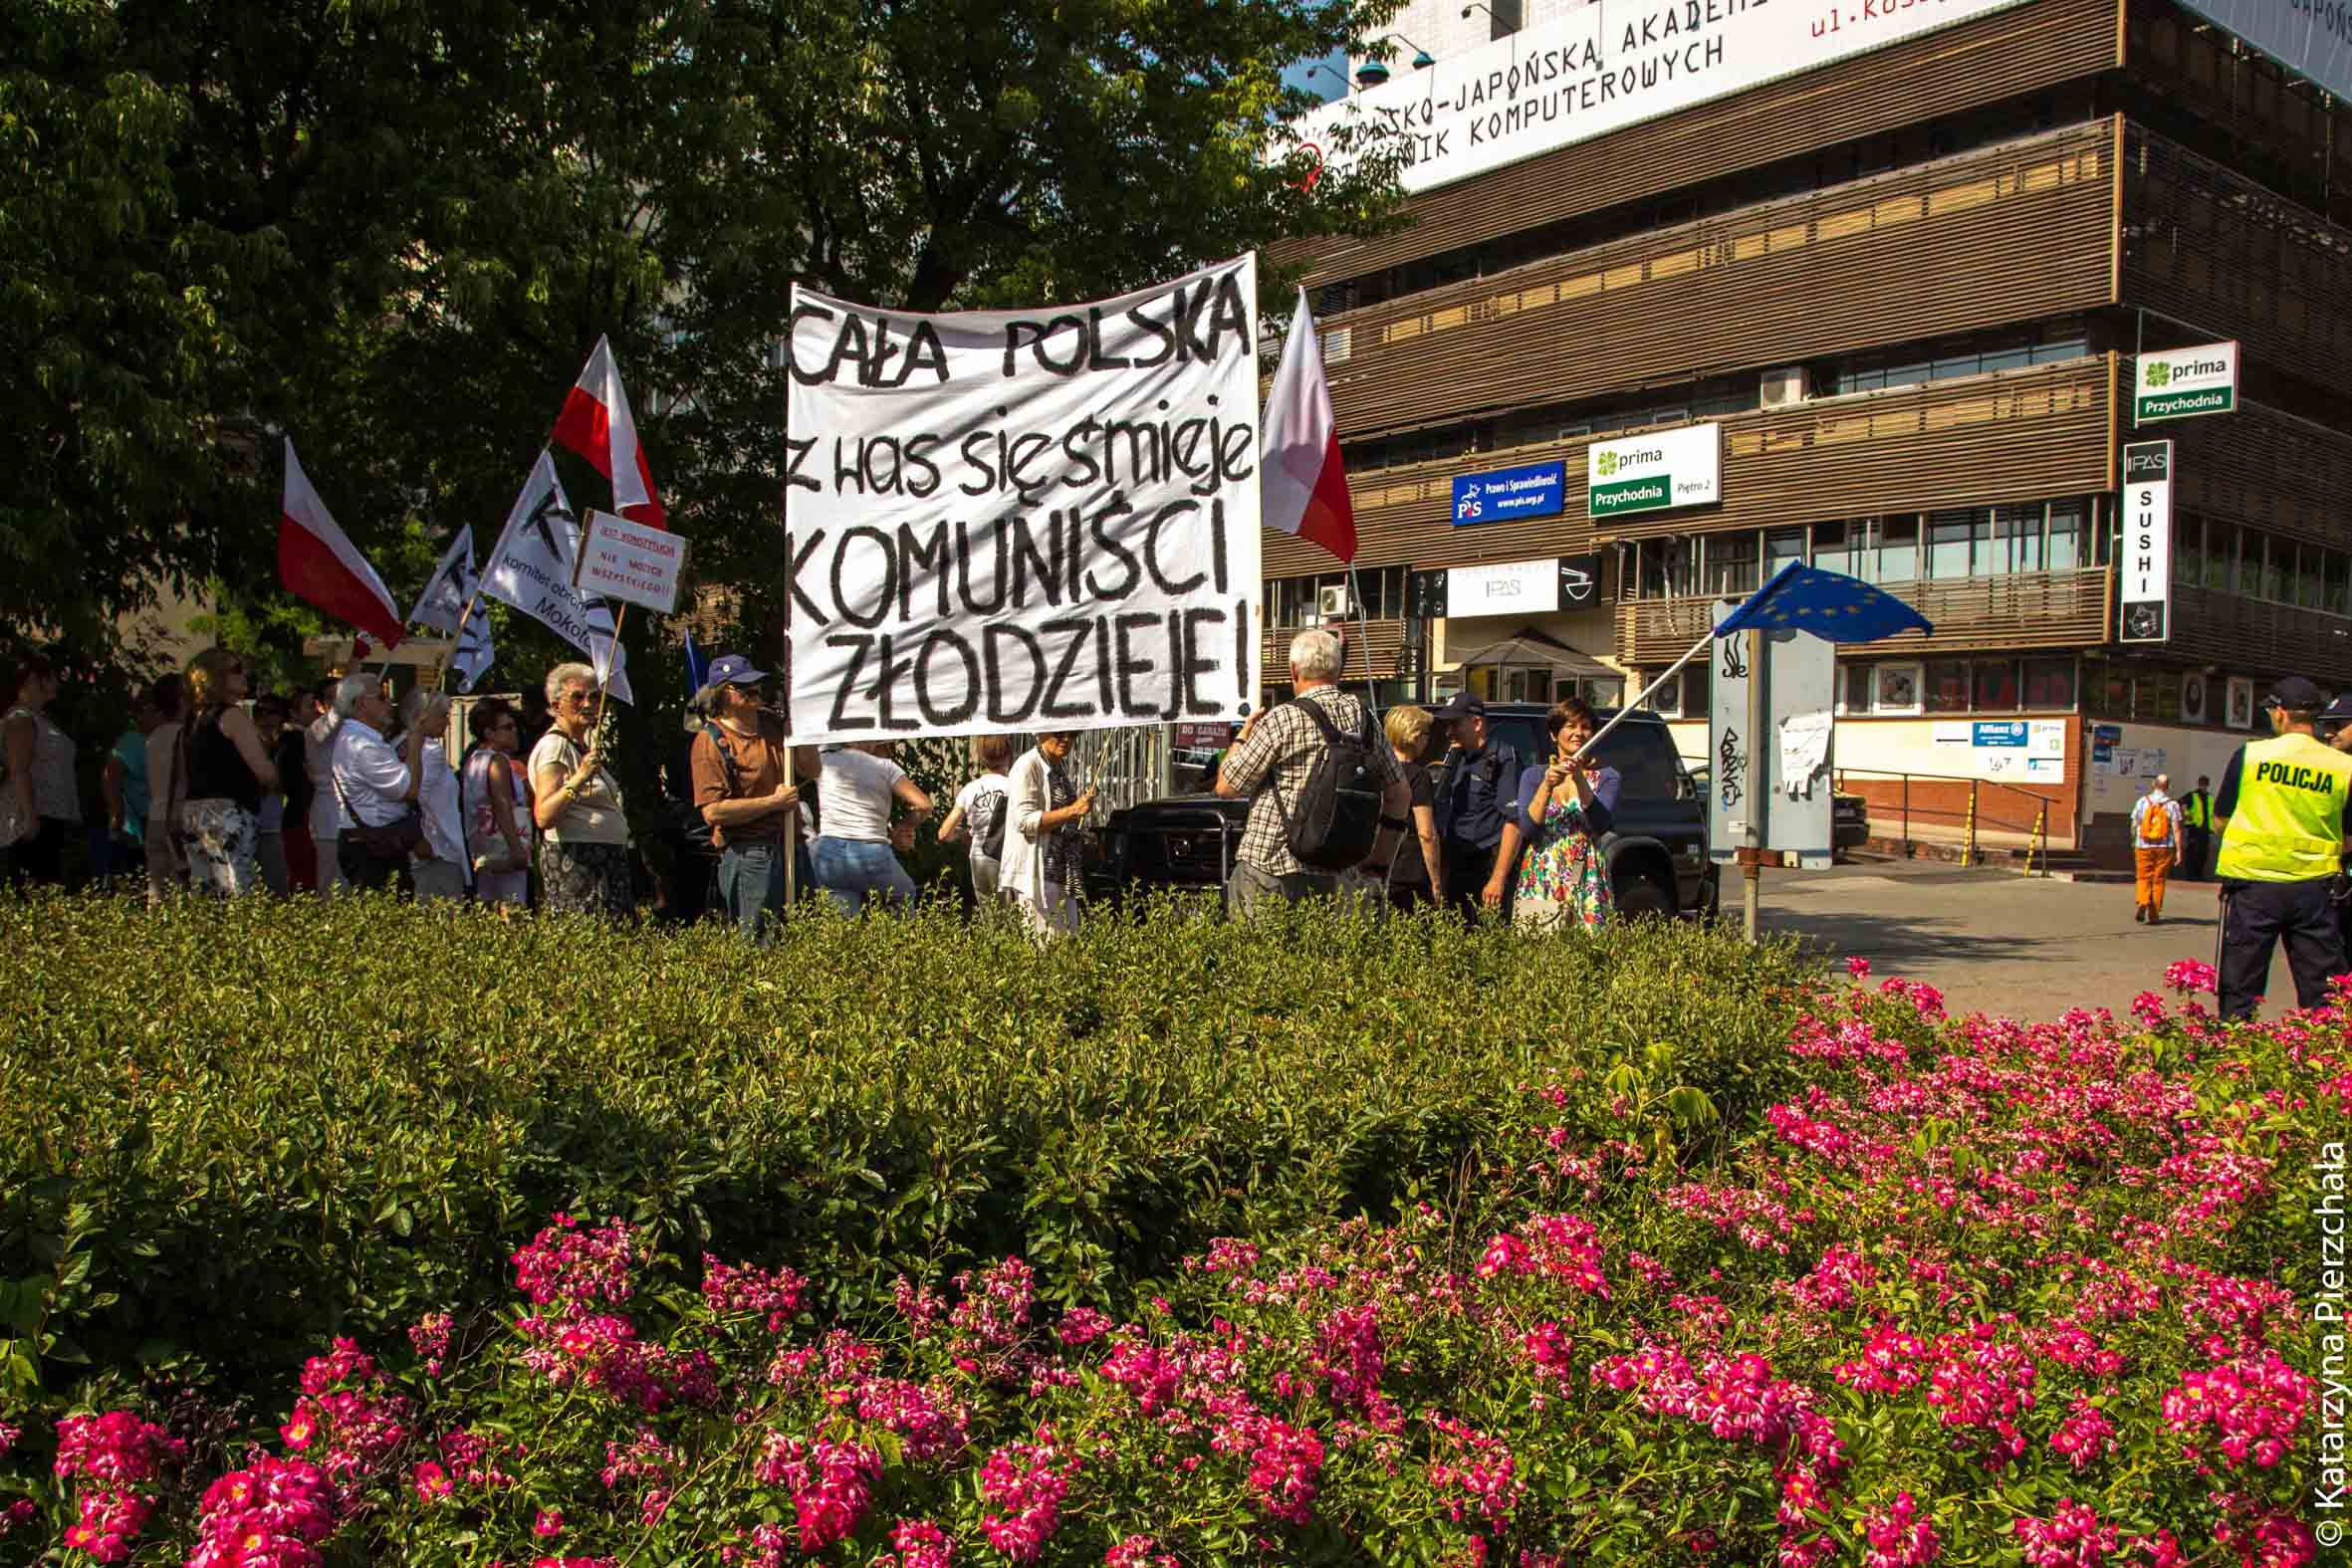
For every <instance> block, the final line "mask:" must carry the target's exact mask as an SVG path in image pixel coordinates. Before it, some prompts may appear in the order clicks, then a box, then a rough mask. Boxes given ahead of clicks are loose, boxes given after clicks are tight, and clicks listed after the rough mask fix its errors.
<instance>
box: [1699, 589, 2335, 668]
mask: <svg viewBox="0 0 2352 1568" xmlns="http://www.w3.org/2000/svg"><path fill="white" fill-rule="evenodd" d="M2172 618H2173V624H2172V636H2171V638H2170V639H2169V640H2167V642H2166V643H2165V646H2164V651H2165V652H2166V654H2168V655H2170V656H2172V657H2175V658H2182V659H2191V660H2204V661H2206V662H2208V663H2211V664H2216V665H2220V666H2222V667H2223V668H2225V669H2229V670H2234V671H2237V672H2239V673H2243V672H2245V671H2248V670H2274V671H2290V672H2292V673H2294V674H2296V675H2301V676H2304V677H2307V678H2308V679H2311V680H2314V681H2317V682H2318V683H2319V684H2320V685H2321V686H2323V687H2329V688H2335V687H2340V686H2352V622H2348V621H2346V620H2345V618H2344V617H2343V616H2341V615H2328V614H2323V613H2321V612H2320V611H2318V610H2313V609H2302V608H2299V607H2297V606H2296V605H2292V604H2274V603H2271V602H2269V601H2268V600H2264V599H2251V598H2245V597H2243V596H2241V595H2239V594H2235V593H2224V592H2221V591H2219V590H2217V589H2213V588H2193V587H2188V586H2185V585H2184V584H2182V583H2179V582H2175V583H2174V584H2173V608H2172ZM1694 635H1695V634H1694Z"/></svg>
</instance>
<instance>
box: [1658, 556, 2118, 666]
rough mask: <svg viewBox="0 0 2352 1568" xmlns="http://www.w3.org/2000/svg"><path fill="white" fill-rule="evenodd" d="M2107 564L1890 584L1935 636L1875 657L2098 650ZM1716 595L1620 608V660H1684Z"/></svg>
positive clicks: (1900, 640)
mask: <svg viewBox="0 0 2352 1568" xmlns="http://www.w3.org/2000/svg"><path fill="white" fill-rule="evenodd" d="M2109 576H2110V573H2109V571H2108V569H2107V568H2106V567H2105V566H2088V567H2084V568H2082V569H2080V570H2075V571H2020V572H2016V573H2014V574H2012V575H2008V576H1998V577H1966V578H1962V579H1959V580H1956V581H1952V582H1889V583H1885V584H1882V585H1883V586H1884V587H1885V588H1886V590H1887V591H1888V592H1889V593H1892V594H1894V595H1896V596H1897V597H1899V598H1901V599H1903V600H1905V601H1906V602H1908V603H1910V604H1913V605H1915V606H1917V608H1918V610H1919V612H1920V613H1921V614H1922V615H1925V616H1926V617H1927V618H1928V620H1929V621H1930V622H1931V623H1932V624H1933V625H1934V626H1935V628H1936V629H1935V632H1934V633H1933V634H1932V635H1922V634H1921V633H1919V632H1906V633H1905V634H1904V635H1902V636H1900V637H1889V638H1887V639H1885V640H1884V641H1882V642H1874V643H1872V644H1870V652H1871V654H1872V655H1873V656H1874V657H1876V656H1882V655H1889V654H1895V655H1899V654H1904V653H1915V654H1940V653H1967V652H1973V651H1976V650H1979V649H2007V648H2072V647H2092V646H2095V645H2097V644H2099V643H2101V642H2104V641H2106V640H2107V628H2108V625H2109V624H2110V604H2109V599H2108V580H2109ZM1714 603H1715V599H1714V596H1713V595H1704V596H1693V597H1689V598H1675V599H1636V600H1627V601H1621V602H1620V603H1619V604H1618V605H1617V659H1618V661H1619V662H1620V663H1624V664H1632V665H1653V666H1655V665H1665V664H1671V663H1673V662H1674V661H1675V660H1676V659H1677V658H1679V657H1681V656H1682V654H1683V652H1684V650H1686V649H1687V648H1689V647H1690V645H1691V644H1692V642H1693V641H1695V640H1696V639H1697V638H1698V636H1699V634H1700V633H1701V632H1703V631H1705V630H1706V629H1707V628H1708V626H1709V625H1710V624H1711V621H1710V611H1711V608H1712V606H1713V605H1714Z"/></svg>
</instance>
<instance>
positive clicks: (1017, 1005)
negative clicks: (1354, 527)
mask: <svg viewBox="0 0 2352 1568" xmlns="http://www.w3.org/2000/svg"><path fill="white" fill-rule="evenodd" d="M1812 976H1813V971H1812V969H1811V967H1810V966H1809V965H1807V964H1806V963H1805V962H1803V961H1802V960H1800V959H1799V958H1798V957H1797V956H1796V955H1795V954H1794V953H1793V952H1792V951H1791V950H1789V949H1786V948H1766V949H1764V950H1763V951H1762V952H1759V953H1751V952H1749V951H1747V950H1745V949H1743V948H1742V947H1741V946H1740V945H1739V944H1738V943H1737V942H1736V941H1734V940H1731V939H1728V938H1725V937H1722V936H1719V935H1716V934H1712V933H1709V932H1705V931H1702V930H1698V929H1695V928H1691V927H1687V926H1684V927H1666V926H1657V925H1646V924H1645V925H1641V926H1627V927H1624V928H1619V929H1612V930H1610V931H1609V932H1607V933H1606V934H1604V935H1603V936H1601V937H1599V938H1597V939H1576V940H1570V941H1558V940H1548V941H1537V940H1529V939H1526V938H1522V937H1517V936H1515V935H1513V934H1512V933H1510V932H1508V931H1478V932H1469V931H1464V930H1462V929H1461V928H1459V927H1457V926H1453V925H1450V924H1448V923H1446V922H1444V921H1443V920H1435V919H1432V920H1421V921H1412V922H1396V923H1388V924H1380V925H1372V924H1366V923H1360V922H1354V921H1348V920H1344V919H1337V918H1332V917H1329V916H1320V917H1310V916H1300V917H1298V918H1295V919H1293V920H1289V921H1281V922H1268V923H1265V924H1262V925H1258V926H1254V927H1248V928H1243V927H1235V926H1228V925H1223V924H1217V923H1212V922H1209V921H1206V920H1203V919H1200V918H1197V917H1195V916H1187V915H1185V914H1183V913H1181V912H1178V911H1175V910H1168V909H1163V910H1159V911H1156V912H1151V913H1147V914H1144V915H1142V916H1139V917H1136V918H1132V919H1126V920H1117V921H1111V920H1105V921H1101V922H1098V923H1096V924H1094V925H1092V926H1090V927H1088V929H1087V930H1086V931H1085V932H1084V933H1083V934H1081V935H1080V936H1078V937H1077V938H1075V939H1073V940H1068V941H1063V942H1059V943H1057V944H1055V945H1053V946H1051V947H1048V948H1044V949H1040V948H1038V947H1036V946H1034V945H1033V944H1032V943H1031V942H1030V941H1029V940H1028V939H1026V938H1025V937H1024V936H1022V935H1021V934H1020V933H1018V932H1016V931H1014V930H1011V929H1008V928H1006V927H1004V926H1001V925H993V924H991V925H978V926H974V925H966V924H964V923H962V922H960V921H958V920H956V919H954V918H953V917H950V916H947V915H944V914H929V915H924V916H922V917H919V918H916V919H913V920H910V921H905V922H890V921H887V920H881V921H873V922H868V923H865V924H855V923H850V922H845V921H841V920H839V919H837V918H834V917H832V916H830V915H826V914H815V913H813V914H811V915H809V916H806V917H802V918H796V919H795V920H794V921H792V922H790V923H789V925H788V929H787V931H786V933H785V936H784V939H783V941H782V942H781V943H780V944H779V945H778V946H777V947H775V948H774V949H773V950H770V951H766V952H753V951H751V950H749V949H747V948H745V947H743V946H742V945H740V944H738V943H737V942H736V941H735V940H733V939H732V937H731V936H729V935H728V934H727V933H726V932H724V931H722V930H719V929H717V928H714V927H707V926H706V927H703V928H700V929H697V930H693V931H689V932H686V933H682V934H674V935H665V934H655V933H650V932H633V933H618V932H611V931H607V930H604V929H601V928H598V927H593V926H588V925H583V924H573V923H553V922H544V921H532V920H517V921H513V922H502V921H499V920H496V919H492V918H488V917H484V916H481V915H478V914H475V913H473V912H470V911H450V910H431V909H422V910H420V909H416V908H412V907H404V906H398V905H394V904H391V903H389V902H383V901H366V902H346V903H340V904H336V905H333V906H323V905H320V904H318V903H315V902H311V901H298V902H295V903H292V904H274V903H269V902H264V901H252V902H246V903H243V904H240V905H237V906H234V907H227V908H223V907H217V906H207V905H200V904H190V905H186V906H183V907H180V908H177V909H173V910H169V911H166V912H163V913H161V914H159V915H150V914H149V913H148V912H147V911H145V910H144V909H138V908H133V907H129V906H127V905H125V904H123V903H120V902H111V901H106V900H100V899H84V900H61V901H43V902H37V903H30V904H19V903H15V902H13V901H8V900H0V1024H4V1027H0V1082H5V1084H6V1092H4V1093H0V1291H5V1292H7V1293H6V1294H5V1295H4V1296H0V1325H5V1324H8V1323H10V1322H12V1321H13V1324H14V1330H15V1333H16V1336H17V1341H18V1347H19V1351H20V1354H19V1360H20V1361H21V1360H22V1356H21V1348H22V1347H23V1346H24V1345H25V1344H27V1343H28V1342H32V1341H38V1342H39V1343H41V1344H43V1345H44V1346H45V1347H46V1355H45V1357H44V1358H43V1361H42V1365H41V1370H40V1375H41V1377H42V1380H43V1382H44V1383H46V1384H48V1385H49V1386H51V1387H55V1386H56V1385H57V1384H58V1383H59V1382H61V1381H62V1380H63V1379H64V1378H65V1377H66V1376H67V1375H68V1371H67V1369H68V1366H70V1364H71V1363H72V1362H73V1361H74V1360H75V1358H77V1357H78V1356H81V1355H85V1354H86V1355H88V1356H90V1357H92V1358H94V1359H96V1360H98V1361H100V1362H102V1363H108V1364H117V1365H120V1364H125V1363H127V1362H128V1361H130V1360H132V1359H134V1358H135V1359H136V1360H138V1361H141V1362H144V1363H147V1364H150V1365H152V1364H160V1363H166V1362H175V1361H180V1360H183V1359H185V1358H188V1357H191V1356H192V1357H194V1358H198V1359H200V1360H201V1361H202V1362H203V1363H206V1364H208V1365H209V1367H210V1368H211V1369H212V1370H214V1371H216V1372H220V1373H226V1374H228V1375H230V1376H231V1378H232V1379H233V1380H238V1381H241V1380H242V1375H243V1374H245V1373H247V1372H249V1371H259V1370H260V1369H263V1368H268V1369H271V1370H273V1371H275V1370H278V1369H282V1368H283V1367H284V1366H285V1365H288V1364H290V1362H291V1361H292V1360H294V1359H299V1357H300V1356H302V1355H304V1354H306V1353H308V1351H309V1350H311V1349H312V1348H314V1347H315V1344H316V1342H317V1339H318V1336H319V1335H321V1334H322V1333H325V1332H331V1331H335V1332H374V1331H379V1330H382V1329H384V1328H387V1327H389V1326H391V1325H396V1324H400V1323H404V1322H406V1321H409V1320H412V1319H413V1318H414V1317H415V1316H416V1315H417V1314H418V1313H419V1312H421V1311H424V1310H427V1309H430V1308H432V1307H435V1306H440V1305H449V1304H453V1303H463V1302H468V1301H474V1300H479V1299H483V1298H484V1297H486V1296H487V1295H488V1294H489V1293H490V1292H491V1291H493V1290H494V1289H496V1288H497V1287H498V1285H499V1284H500V1283H501V1281H502V1278H503V1273H504V1269H505V1263H506V1258H507V1255H508V1253H509V1252H510V1251H511V1250H512V1248H513V1247H514V1246H515V1245H516V1244H517V1243H518V1241H520V1240H521V1239H522V1238H524V1237H526V1236H528V1235H529V1234H530V1233H531V1232H533V1231H534V1230H536V1229H537V1228H538V1226H539V1225H540V1224H541V1223H543V1221H544V1219H545V1217H546V1215H547V1214H548V1213H549V1212H551V1211H553V1210H558V1209H575V1210H579V1211H582V1212H586V1213H594V1214H605V1213H611V1214H623V1215H629V1216H632V1217H634V1218H635V1219H636V1220H637V1221H639V1222H640V1223H648V1224H652V1225H655V1226H657V1227H658V1228H660V1230H661V1231H662V1232H663V1234H664V1236H665V1238H666V1240H667V1243H668V1244H670V1245H672V1246H674V1247H675V1248H676V1249H677V1250H678V1251H679V1252H681V1253H682V1254H683V1255H686V1256H689V1257H691V1256H694V1255H696V1254H698V1253H699V1252H700V1251H701V1250H702V1249H703V1248H704V1247H709V1248H711V1249H712V1250H714V1251H717V1252H720V1253H722V1254H724V1255H727V1256H737V1257H754V1258H770V1259H775V1258H786V1257H789V1258H791V1259H792V1260H793V1261H794V1262H795V1264H796V1265H797V1266H800V1267H802V1268H804V1269H805V1270H808V1271H809V1272H810V1273H811V1274H812V1275H814V1276H815V1278H816V1280H817V1282H818V1287H819V1290H820V1292H821V1293H822V1296H823V1300H822V1301H821V1302H818V1303H814V1304H819V1305H821V1306H825V1307H829V1308H831V1309H833V1310H836V1311H842V1312H847V1313H851V1314H855V1313H857V1312H859V1311H860V1310H862V1309H863V1308H864V1307H866V1306H867V1305H869V1304H870V1303H872V1302H873V1301H874V1300H875V1299H876V1298H877V1297H886V1295H887V1292H888V1289H889V1286H890V1282H891V1281H892V1279H894V1278H895V1277H896V1275H897V1274H898V1273H899V1272H900V1271H901V1270H908V1271H913V1272H918V1273H921V1274H931V1275H935V1274H936V1273H938V1272H939V1271H940V1270H941V1269H942V1268H944V1267H951V1266H956V1265H959V1264H960V1263H962V1262H963V1261H964V1260H967V1259H972V1258H991V1257H996V1256H1000V1255H1003V1254H1005V1253H1019V1254H1021V1255H1024V1256H1026V1257H1028V1258H1029V1259H1030V1260H1031V1261H1032V1262H1033V1263H1034V1264H1036V1266H1037V1267H1038V1268H1039V1270H1040V1273H1041V1276H1042V1278H1043V1281H1044V1282H1045V1284H1046V1287H1047V1288H1048V1290H1049V1292H1050V1293H1052V1294H1055V1295H1058V1297H1059V1298H1061V1299H1063V1300H1070V1301H1076V1300H1090V1301H1099V1302H1105V1303H1108V1304H1111V1305H1114V1306H1115V1305H1119V1304H1122V1303H1123V1302H1124V1301H1125V1300H1126V1299H1128V1298H1130V1297H1131V1296H1132V1294H1133V1292H1134V1291H1135V1290H1136V1289H1137V1288H1138V1287H1139V1286H1140V1285H1142V1284H1143V1283H1144V1282H1146V1281H1149V1280H1151V1279H1152V1278H1154V1277H1155V1276H1158V1275H1162V1274H1164V1273H1165V1272H1166V1271H1167V1270H1168V1269H1170V1268H1171V1267H1172V1266H1173V1264H1174V1263H1175V1262H1176V1260H1177V1259H1178V1258H1179V1257H1181V1256H1182V1255H1183V1253H1184V1252H1185V1251H1187V1250H1188V1249H1195V1248H1198V1247H1199V1246H1201V1245H1202V1244H1203V1243H1204V1242H1205V1241H1206V1240H1207V1239H1208V1238H1209V1237H1211V1236H1214V1235H1218V1234H1243V1235H1268V1234H1275V1233H1280V1232H1284V1231H1286V1230H1289V1229H1294V1228H1296V1227H1298V1226H1300V1225H1301V1224H1304V1223H1308V1222H1312V1221H1315V1220H1320V1219H1324V1218H1327V1217H1331V1216H1337V1215H1345V1214H1352V1213H1372V1214H1375V1215H1378V1214H1384V1213H1387V1212H1390V1211H1393V1210H1394V1209H1395V1207H1396V1206H1398V1205H1399V1204H1401V1203H1406V1202H1410V1201H1412V1200H1413V1199H1415V1198H1416V1197H1418V1196H1420V1195H1422V1194H1425V1193H1430V1194H1438V1195H1443V1194H1444V1193H1446V1192H1447V1191H1449V1190H1450V1189H1451V1187H1452V1186H1453V1184H1455V1183H1457V1182H1459V1181H1461V1180H1463V1179H1464V1177H1465V1175H1466V1173H1467V1172H1468V1171H1470V1170H1471V1169H1472V1168H1473V1167H1474V1166H1475V1164H1476V1163H1477V1162H1478V1161H1479V1160H1480V1159H1481V1158H1484V1157H1485V1156H1487V1155H1488V1154H1490V1153H1492V1140H1493V1138H1494V1137H1495V1136H1497V1135H1498V1134H1499V1132H1500V1130H1501V1129H1502V1128H1503V1127H1504V1126H1505V1125H1506V1119H1505V1109H1506V1106H1507V1104H1508V1102H1509V1101H1510V1099H1511V1097H1512V1096H1513V1094H1514V1093H1515V1090H1516V1089H1517V1087H1518V1086H1519V1085H1522V1084H1529V1083H1543V1082H1550V1081H1562V1080H1564V1081H1569V1082H1583V1083H1586V1084H1588V1085H1593V1086H1597V1085H1599V1084H1602V1083H1604V1082H1610V1083H1617V1084H1633V1083H1635V1082H1637V1081H1638V1084H1639V1086H1640V1088H1641V1093H1642V1103H1644V1104H1650V1103H1657V1104H1671V1105H1672V1106H1673V1107H1674V1121H1675V1125H1674V1126H1672V1127H1669V1126H1668V1125H1666V1124H1665V1123H1661V1124H1660V1125H1659V1126H1658V1127H1657V1128H1655V1129H1652V1130H1650V1131H1647V1132H1644V1133H1643V1134H1642V1135H1643V1136H1653V1135H1657V1136H1680V1137H1683V1138H1685V1139H1691V1138H1697V1139H1702V1140H1704V1139H1705V1138H1707V1137H1708V1136H1710V1133H1709V1131H1708V1129H1709V1128H1710V1127H1711V1126H1712V1125H1717V1124H1719V1123H1720V1122H1730V1123H1732V1124H1734V1125H1745V1124H1746V1123H1748V1122H1749V1121H1750V1120H1752V1119H1753V1117H1754V1116H1755V1115H1756V1113H1757V1112H1758V1111H1759V1109H1760V1108H1761V1106H1762V1105H1763V1104H1764V1103H1765V1102H1767V1101H1768V1100H1770V1099H1772V1098H1775V1097H1777V1096H1779V1095H1781V1094H1783V1093H1785V1092H1786V1090H1787V1087H1788V1085H1789V1084H1790V1083H1791V1082H1792V1081H1793V1077H1792V1074H1791V1072H1790V1065H1791V1063H1790V1060H1789V1058H1788V1056H1787V1053H1786V1049H1785V1046H1784V1044H1783V1043H1782V1042H1783V1041H1784V1039H1785V1037H1786V1032H1787V1028H1788V1025H1789V1023H1790V1021H1791V1020H1792V1018H1793V1017H1794V1016H1795V1013H1796V1011H1797V1010H1798V1008H1800V1007H1801V1006H1802V1003H1803V991H1804V988H1805V986H1806V984H1807V983H1808V982H1809V981H1810V980H1811V979H1812ZM1677 1088H1680V1089H1686V1090H1695V1091H1697V1094H1696V1095H1693V1094H1688V1093H1685V1094H1681V1095H1669V1094H1668V1093H1667V1091H1670V1090H1672V1089H1677ZM1613 1092H1614V1091H1612V1093H1613ZM1614 1130H1621V1129H1613V1130H1611V1131H1614ZM1596 1131H1602V1129H1596ZM12 1281H13V1282H14V1283H13V1284H12V1283H11V1282H12ZM18 1375H19V1376H20V1378H21V1377H23V1376H27V1375H29V1374H28V1373H27V1371H26V1369H25V1368H23V1367H22V1366H20V1367H19V1368H18ZM0 1392H5V1390H4V1389H0Z"/></svg>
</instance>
